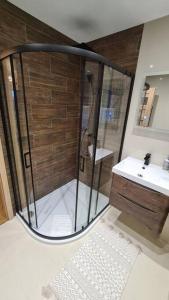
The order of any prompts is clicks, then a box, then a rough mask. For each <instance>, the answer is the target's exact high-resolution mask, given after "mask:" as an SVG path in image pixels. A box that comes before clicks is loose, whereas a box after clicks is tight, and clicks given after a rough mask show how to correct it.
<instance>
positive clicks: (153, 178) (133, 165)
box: [112, 157, 169, 196]
mask: <svg viewBox="0 0 169 300" xmlns="http://www.w3.org/2000/svg"><path fill="white" fill-rule="evenodd" d="M143 165H144V162H143V161H142V160H139V159H136V158H133V157H127V158H125V159H124V160H122V161H121V162H120V163H118V164H117V165H115V166H114V167H113V169H112V172H113V173H115V174H118V175H121V176H123V177H125V178H127V179H130V180H132V181H135V182H137V183H139V184H141V185H143V186H146V187H148V188H150V189H153V190H155V191H158V192H160V193H162V194H164V195H167V196H169V171H166V170H163V169H162V167H160V166H157V165H154V164H150V165H148V166H145V170H144V169H142V167H143ZM140 175H141V176H142V177H141V176H140Z"/></svg>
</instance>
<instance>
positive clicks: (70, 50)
mask: <svg viewBox="0 0 169 300" xmlns="http://www.w3.org/2000/svg"><path fill="white" fill-rule="evenodd" d="M29 52H30V53H31V52H56V53H57V52H58V53H65V54H72V55H78V56H81V57H82V68H81V86H80V94H81V100H80V127H79V140H80V134H81V122H82V110H83V109H82V107H83V81H82V79H83V76H84V66H85V59H89V61H94V62H97V63H99V76H98V82H99V84H98V86H99V89H98V95H97V112H96V115H97V118H96V119H95V134H96V135H97V131H98V123H99V108H100V103H101V87H100V83H101V82H102V78H103V71H104V65H106V66H108V67H111V68H113V69H114V70H116V71H118V72H120V73H122V74H124V75H126V76H128V77H130V78H131V83H130V91H129V96H128V102H127V109H126V116H125V121H124V126H123V132H122V139H121V145H120V152H119V157H118V161H120V159H121V153H122V147H123V142H124V136H125V131H126V125H127V119H128V113H129V108H130V102H131V94H132V89H133V82H134V75H133V74H132V73H130V72H128V71H127V70H124V69H123V68H121V67H119V66H117V65H115V64H113V63H112V62H110V61H109V60H108V59H106V58H105V57H103V56H102V55H100V54H97V53H95V52H92V51H88V50H84V49H81V48H76V47H74V46H65V45H58V44H39V43H33V44H24V45H21V46H17V47H14V48H12V49H9V50H6V51H3V52H2V54H1V55H0V63H1V70H2V71H1V74H2V77H3V78H2V80H3V82H4V75H3V67H2V61H3V60H4V59H6V58H8V57H9V59H10V62H11V61H12V62H13V55H14V54H19V56H20V57H21V55H22V53H29ZM21 69H22V72H21V77H22V82H23V91H24V88H25V87H24V74H23V65H22V60H21ZM12 80H13V82H14V81H15V76H14V73H13V72H12ZM14 89H15V88H14ZM3 94H4V97H5V98H6V95H5V93H3ZM14 97H15V99H16V98H17V97H16V91H14ZM0 98H1V99H0V100H1V114H2V121H3V127H4V132H5V133H7V132H8V128H7V125H6V119H5V115H4V114H5V113H4V107H3V105H4V104H3V97H2V95H1V93H0ZM16 100H17V99H16ZM5 102H6V99H5ZM24 103H25V91H24ZM25 108H26V103H25ZM16 113H17V114H18V112H17V111H16ZM17 118H18V115H17ZM7 119H8V120H7V122H8V123H9V115H7ZM28 135H29V130H28ZM9 140H11V135H10V136H9V137H8V136H7V134H5V141H6V145H7V147H6V148H7V155H8V162H9V168H10V173H11V174H13V172H14V170H13V167H15V166H13V165H12V161H11V158H10V147H9ZM19 140H21V136H20V132H19ZM95 140H96V139H95ZM28 144H29V145H28V146H29V149H30V148H31V146H30V141H29V139H28ZM96 144H97V141H95V144H94V147H93V154H94V156H93V158H94V159H93V166H92V180H91V183H92V185H91V186H90V190H92V188H93V178H94V170H95V168H94V164H95V155H96ZM12 152H13V149H12ZM30 153H31V151H30ZM30 162H31V176H32V178H33V172H32V159H31V155H30ZM79 165H80V142H79V145H78V161H77V171H78V172H77V174H79ZM22 167H23V170H24V169H25V165H24V163H23V161H22ZM77 176H78V175H77ZM78 184H79V178H77V190H76V204H75V229H76V222H77V207H78ZM12 187H13V190H14V195H15V197H16V195H18V193H17V192H16V186H15V182H14V181H13V180H12ZM17 200H18V201H19V203H20V199H15V204H16V209H17V213H18V214H19V216H20V217H21V219H22V220H23V222H24V223H25V224H26V225H27V226H28V227H29V229H30V230H31V231H32V232H33V233H34V234H36V235H38V236H39V237H40V238H43V239H48V240H64V239H70V238H73V237H75V236H77V235H78V234H80V233H82V232H83V231H84V230H86V229H87V228H88V226H89V225H90V224H91V223H93V222H94V221H95V219H96V218H97V217H98V216H99V215H100V214H102V212H103V211H104V210H105V209H106V208H107V207H108V206H109V203H108V204H107V205H106V206H105V207H104V208H103V209H102V210H101V211H100V212H99V213H98V214H97V216H96V217H95V218H93V219H92V220H91V221H90V208H91V201H92V192H90V198H89V209H88V220H87V226H86V227H83V228H82V229H81V230H79V231H78V232H75V233H74V234H71V235H68V236H62V237H50V236H45V235H43V234H40V233H39V232H37V231H36V230H34V229H33V228H32V227H31V222H30V218H29V223H28V222H27V221H26V220H25V219H24V218H23V216H22V215H21V214H20V213H19V208H18V207H17V206H18V205H17ZM34 201H35V198H34ZM28 210H29V208H28ZM35 215H36V214H35ZM36 222H37V215H36Z"/></svg>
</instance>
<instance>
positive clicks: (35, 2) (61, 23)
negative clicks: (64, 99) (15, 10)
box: [10, 0, 169, 42]
mask: <svg viewBox="0 0 169 300" xmlns="http://www.w3.org/2000/svg"><path fill="white" fill-rule="evenodd" d="M10 2H11V3H13V4H15V5H16V6H18V7H20V8H21V9H23V10H25V11H26V12H28V13H30V14H31V15H33V16H34V17H36V18H38V19H40V20H41V21H43V22H45V23H47V24H48V25H50V26H52V27H53V28H55V29H57V30H59V31H60V32H62V33H64V34H65V35H67V36H69V37H70V38H72V39H73V40H75V41H77V42H88V41H91V40H94V39H97V38H99V37H103V36H105V35H108V34H111V33H114V32H117V31H120V30H124V29H127V28H129V27H132V26H136V25H139V24H142V23H145V22H147V21H150V20H153V19H156V18H160V17H162V16H165V15H168V14H169V0H11V1H10Z"/></svg>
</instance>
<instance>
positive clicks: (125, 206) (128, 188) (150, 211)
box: [110, 159, 169, 234]
mask: <svg viewBox="0 0 169 300" xmlns="http://www.w3.org/2000/svg"><path fill="white" fill-rule="evenodd" d="M127 163H128V161H127V159H126V162H125V164H124V165H125V167H127ZM120 164H121V165H120ZM121 166H122V162H121V163H119V166H118V165H117V167H115V170H114V172H113V180H112V187H111V195H110V204H111V205H113V206H114V207H116V208H117V209H119V210H120V211H122V212H124V213H126V214H129V215H132V216H134V217H135V218H136V219H137V220H138V221H140V222H142V223H143V224H144V225H146V226H147V227H148V228H149V229H150V230H152V231H153V232H154V233H155V234H160V233H161V231H162V229H163V226H164V223H165V220H166V218H167V215H168V213H169V196H168V195H165V194H163V193H161V192H159V191H157V190H155V189H153V188H149V187H147V186H145V185H144V183H143V184H140V183H138V182H136V181H135V178H134V177H133V178H134V179H133V180H132V179H129V178H126V177H124V176H122V175H119V174H117V173H116V172H118V171H119V173H120V171H121V170H122V167H123V166H122V167H121ZM120 168H121V170H120ZM143 172H144V171H143ZM126 174H127V173H126ZM126 176H128V177H130V176H129V173H128V174H127V175H126ZM145 176H146V175H145ZM143 178H144V173H143ZM140 181H141V179H140Z"/></svg>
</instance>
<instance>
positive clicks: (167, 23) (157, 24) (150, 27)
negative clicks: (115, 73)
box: [122, 16, 169, 165]
mask: <svg viewBox="0 0 169 300" xmlns="http://www.w3.org/2000/svg"><path fill="white" fill-rule="evenodd" d="M150 65H153V66H154V67H153V68H150ZM166 71H168V72H169V16H167V17H164V18H161V19H158V20H155V21H152V22H149V23H146V24H145V26H144V31H143V37H142V43H141V48H140V54H139V59H138V65H137V71H136V78H135V84H134V89H133V95H132V99H131V107H130V113H129V119H128V124H127V129H126V135H125V141H124V147H123V154H122V155H123V158H124V157H126V156H128V155H130V156H134V157H136V158H140V159H143V158H144V155H145V153H147V152H150V153H152V162H153V163H156V164H159V165H162V163H163V160H164V158H165V157H166V156H167V155H168V154H169V142H168V141H160V140H156V139H152V138H148V137H142V136H137V135H134V134H133V128H134V126H135V122H136V114H137V108H138V104H139V102H140V92H141V89H142V87H143V83H144V80H145V75H146V74H150V73H157V72H160V73H161V74H162V73H163V72H166ZM161 117H162V116H161ZM168 129H169V112H168Z"/></svg>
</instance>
